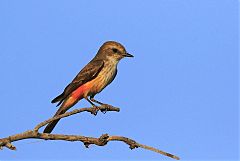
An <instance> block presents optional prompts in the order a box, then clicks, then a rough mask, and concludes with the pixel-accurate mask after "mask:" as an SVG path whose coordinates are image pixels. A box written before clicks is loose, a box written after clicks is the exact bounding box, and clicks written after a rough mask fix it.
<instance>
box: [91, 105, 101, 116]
mask: <svg viewBox="0 0 240 161" xmlns="http://www.w3.org/2000/svg"><path fill="white" fill-rule="evenodd" d="M99 110H100V108H99V107H98V106H93V108H92V111H91V114H93V115H95V116H96V115H97V113H98V111H99Z"/></svg>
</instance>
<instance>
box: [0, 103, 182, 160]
mask: <svg viewBox="0 0 240 161" xmlns="http://www.w3.org/2000/svg"><path fill="white" fill-rule="evenodd" d="M98 111H101V112H103V113H106V112H107V111H114V112H119V111H120V108H117V107H113V106H111V105H106V104H103V105H101V106H98V107H97V108H96V107H90V108H80V109H75V110H73V111H70V112H66V113H64V114H61V115H58V116H55V117H53V118H50V119H47V120H45V121H43V122H41V123H39V124H37V125H36V126H35V128H34V129H32V130H28V131H25V132H23V133H19V134H16V135H12V136H9V137H6V138H2V139H0V150H2V149H3V147H6V148H8V149H10V150H16V147H15V146H14V145H13V144H12V142H15V141H19V140H24V139H43V140H64V141H80V142H82V143H83V144H84V146H85V147H86V148H89V145H91V144H94V145H97V146H105V145H107V143H108V142H109V141H121V142H124V143H126V144H128V145H129V148H130V149H135V148H139V147H140V148H143V149H146V150H151V151H154V152H156V153H159V154H162V155H165V156H168V157H170V158H173V159H176V160H179V159H180V158H179V157H177V156H175V155H173V154H170V153H167V152H164V151H162V150H159V149H156V148H154V147H150V146H147V145H143V144H140V143H137V142H136V141H134V140H132V139H130V138H127V137H123V136H110V135H108V134H103V135H101V136H100V137H99V138H94V137H87V136H80V135H63V134H48V133H40V132H39V129H40V128H41V127H43V126H45V125H47V124H48V123H50V122H52V121H54V120H57V119H60V118H65V117H68V116H71V115H74V114H77V113H81V112H90V113H91V114H93V115H96V114H97V112H98Z"/></svg>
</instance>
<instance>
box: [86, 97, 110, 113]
mask: <svg viewBox="0 0 240 161" xmlns="http://www.w3.org/2000/svg"><path fill="white" fill-rule="evenodd" d="M90 100H91V101H92V102H95V103H98V104H100V105H101V106H105V107H106V108H105V110H101V112H102V113H104V114H105V113H106V112H107V108H108V107H112V106H111V105H108V104H105V103H102V102H100V101H97V100H95V99H94V98H93V97H90Z"/></svg>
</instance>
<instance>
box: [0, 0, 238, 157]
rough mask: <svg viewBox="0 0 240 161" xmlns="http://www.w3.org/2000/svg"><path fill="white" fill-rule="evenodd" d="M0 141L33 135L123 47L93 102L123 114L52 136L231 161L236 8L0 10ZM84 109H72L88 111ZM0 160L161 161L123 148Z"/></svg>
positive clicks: (30, 144)
mask: <svg viewBox="0 0 240 161" xmlns="http://www.w3.org/2000/svg"><path fill="white" fill-rule="evenodd" d="M0 15H1V16H0V35H1V36H0V44H1V45H0V73H1V81H0V82H1V84H0V92H1V110H2V113H1V121H0V127H1V130H0V137H5V136H8V135H11V134H15V133H18V132H23V131H25V130H28V129H31V128H33V127H34V126H35V125H36V124H37V123H39V122H41V121H43V120H45V119H47V118H49V117H51V116H52V115H53V114H54V113H55V111H56V110H57V108H56V107H55V105H53V104H51V103H50V101H51V99H53V98H54V97H55V96H57V95H58V94H59V93H61V92H62V90H63V89H64V88H65V86H66V85H67V84H68V83H69V82H70V81H71V80H72V79H73V78H74V76H75V75H76V74H77V73H78V71H79V70H80V69H81V68H82V67H83V66H84V65H85V64H86V63H87V62H88V61H89V60H91V59H92V57H93V56H94V55H95V53H96V52H97V50H98V48H99V47H100V46H101V45H102V43H103V42H105V41H107V40H115V41H119V42H121V43H122V44H124V45H125V47H126V49H127V50H128V52H129V53H132V54H133V55H134V56H135V57H134V59H124V60H122V61H121V62H120V64H119V66H118V75H117V77H116V79H115V80H114V81H113V83H112V84H111V85H110V86H108V87H107V88H106V89H105V90H104V91H103V92H102V93H100V94H99V95H97V96H96V98H98V99H99V100H101V101H102V102H106V103H108V104H112V105H115V106H118V107H121V112H120V113H107V114H105V115H104V114H99V115H98V116H96V117H94V116H92V115H90V114H87V113H84V114H79V115H75V116H72V117H69V118H67V119H64V120H61V122H60V123H59V124H58V126H57V127H56V129H55V131H54V132H55V133H62V134H79V135H87V136H95V137H98V136H100V135H101V134H103V133H109V134H110V135H123V136H127V137H130V138H132V139H135V140H136V141H138V142H140V143H143V144H147V145H151V146H154V147H156V148H159V149H162V150H165V151H168V152H171V153H173V154H176V155H178V156H180V157H181V158H182V159H183V160H237V158H238V157H239V156H238V151H239V138H238V136H239V123H238V122H239V111H238V107H239V95H238V90H239V87H238V83H239V80H238V74H239V73H238V67H239V66H238V2H237V1H233V0H211V1H209V0H201V1H194V0H155V1H154V0H149V1H137V0H132V1H128V0H122V1H118V2H114V1H110V0H102V1H96V0H95V1H87V0H85V1H77V0H71V1H66V0H65V1H63V0H60V1H59V0H58V1H56V0H55V1H46V0H42V1H30V0H29V1H27V0H23V1H17V0H12V1H8V0H2V1H0ZM86 106H89V104H88V103H87V102H86V101H81V102H79V103H78V104H77V105H76V106H75V107H74V108H77V107H78V108H79V107H86ZM14 145H16V146H17V148H18V150H17V151H15V152H14V151H9V150H7V149H5V150H3V151H1V152H0V160H1V159H4V160H27V159H28V160H43V159H50V160H59V159H61V160H94V159H95V160H96V159H98V160H119V159H121V160H133V159H134V160H136V159H138V160H162V159H164V160H167V159H168V158H166V157H164V156H161V155H158V154H155V153H153V152H149V151H145V150H142V149H136V150H132V151H131V150H129V149H128V147H127V146H126V145H124V144H123V143H118V142H114V143H109V145H107V146H105V147H97V146H91V147H90V149H85V148H84V146H83V145H82V143H77V142H75V143H68V142H62V141H39V142H36V141H35V140H26V141H19V142H16V143H15V144H14Z"/></svg>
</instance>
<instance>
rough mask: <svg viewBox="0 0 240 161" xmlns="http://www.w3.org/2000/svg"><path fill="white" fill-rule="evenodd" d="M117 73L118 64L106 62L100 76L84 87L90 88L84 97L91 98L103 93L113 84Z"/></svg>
mask: <svg viewBox="0 0 240 161" xmlns="http://www.w3.org/2000/svg"><path fill="white" fill-rule="evenodd" d="M116 71H117V65H116V64H113V63H108V62H106V63H105V64H104V67H103V69H102V70H101V71H100V73H99V74H98V76H97V77H96V78H94V79H93V80H91V81H90V82H88V83H86V84H85V85H84V86H87V87H88V88H87V89H89V90H88V91H86V92H85V94H84V95H85V96H90V95H95V94H97V93H99V92H101V91H102V90H103V89H104V88H105V87H106V86H107V85H108V84H109V83H111V81H112V80H113V78H114V76H115V74H116Z"/></svg>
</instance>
